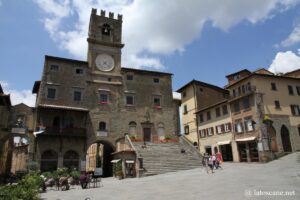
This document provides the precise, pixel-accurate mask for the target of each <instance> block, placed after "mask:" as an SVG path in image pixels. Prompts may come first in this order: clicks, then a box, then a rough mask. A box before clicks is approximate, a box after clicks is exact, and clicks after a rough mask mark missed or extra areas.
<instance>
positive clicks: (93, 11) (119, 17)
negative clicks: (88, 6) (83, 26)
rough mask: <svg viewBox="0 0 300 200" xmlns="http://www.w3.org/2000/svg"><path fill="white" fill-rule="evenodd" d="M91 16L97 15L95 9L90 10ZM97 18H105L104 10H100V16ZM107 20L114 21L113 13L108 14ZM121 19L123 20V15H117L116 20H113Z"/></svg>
mask: <svg viewBox="0 0 300 200" xmlns="http://www.w3.org/2000/svg"><path fill="white" fill-rule="evenodd" d="M92 15H97V9H96V8H92ZM98 16H101V17H107V16H106V12H105V10H101V11H100V15H98ZM108 18H109V19H115V18H114V13H113V12H109V13H108ZM122 19H123V15H121V14H118V16H117V18H116V19H115V20H119V21H122Z"/></svg>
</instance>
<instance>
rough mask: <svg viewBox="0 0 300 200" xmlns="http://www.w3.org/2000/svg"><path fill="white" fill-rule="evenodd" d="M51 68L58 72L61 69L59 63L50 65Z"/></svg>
mask: <svg viewBox="0 0 300 200" xmlns="http://www.w3.org/2000/svg"><path fill="white" fill-rule="evenodd" d="M50 70H51V71H55V72H57V71H58V70H59V66H58V65H50Z"/></svg>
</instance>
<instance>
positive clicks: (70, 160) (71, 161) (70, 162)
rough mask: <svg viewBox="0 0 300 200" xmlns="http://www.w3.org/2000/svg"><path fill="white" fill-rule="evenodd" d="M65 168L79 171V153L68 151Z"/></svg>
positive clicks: (65, 156) (65, 157)
mask: <svg viewBox="0 0 300 200" xmlns="http://www.w3.org/2000/svg"><path fill="white" fill-rule="evenodd" d="M63 165H64V167H67V168H69V169H75V168H76V170H78V167H79V155H78V153H77V152H75V151H73V150H70V151H67V152H66V153H65V155H64V163H63Z"/></svg>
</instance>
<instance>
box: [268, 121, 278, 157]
mask: <svg viewBox="0 0 300 200" xmlns="http://www.w3.org/2000/svg"><path fill="white" fill-rule="evenodd" d="M268 133H269V137H270V145H271V150H272V152H277V151H278V146H277V139H276V130H275V128H274V127H273V126H271V127H268Z"/></svg>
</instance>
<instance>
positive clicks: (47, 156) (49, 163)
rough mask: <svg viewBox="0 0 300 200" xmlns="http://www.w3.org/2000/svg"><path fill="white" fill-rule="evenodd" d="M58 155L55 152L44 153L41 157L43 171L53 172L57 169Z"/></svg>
mask: <svg viewBox="0 0 300 200" xmlns="http://www.w3.org/2000/svg"><path fill="white" fill-rule="evenodd" d="M57 159H58V156H57V153H56V152H55V151H53V150H47V151H44V153H43V154H42V156H41V171H42V172H52V171H55V170H56V169H57Z"/></svg>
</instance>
